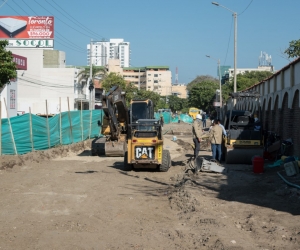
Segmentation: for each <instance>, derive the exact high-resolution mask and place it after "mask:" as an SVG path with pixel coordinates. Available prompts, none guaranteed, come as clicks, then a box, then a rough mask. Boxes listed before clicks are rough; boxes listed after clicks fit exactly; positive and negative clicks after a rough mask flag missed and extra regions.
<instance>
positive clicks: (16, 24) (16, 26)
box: [0, 16, 54, 39]
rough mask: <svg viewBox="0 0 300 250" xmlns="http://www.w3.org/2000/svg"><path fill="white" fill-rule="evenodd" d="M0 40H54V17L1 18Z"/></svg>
mask: <svg viewBox="0 0 300 250" xmlns="http://www.w3.org/2000/svg"><path fill="white" fill-rule="evenodd" d="M0 38H2V39H3V38H6V39H7V38H10V39H53V38H54V17H53V16H0Z"/></svg>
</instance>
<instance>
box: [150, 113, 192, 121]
mask: <svg viewBox="0 0 300 250" xmlns="http://www.w3.org/2000/svg"><path fill="white" fill-rule="evenodd" d="M161 115H163V118H164V123H165V124H169V123H178V120H179V117H180V121H182V122H185V123H193V118H192V117H190V116H189V115H187V114H180V115H172V113H171V112H162V113H157V112H156V113H154V118H155V119H160V117H161ZM178 116H179V117H178Z"/></svg>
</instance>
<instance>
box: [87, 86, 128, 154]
mask: <svg viewBox="0 0 300 250" xmlns="http://www.w3.org/2000/svg"><path fill="white" fill-rule="evenodd" d="M102 108H103V112H104V116H103V122H102V124H99V123H98V124H99V126H102V130H101V134H102V135H104V137H101V138H96V139H94V140H93V141H92V148H91V151H92V152H91V153H92V155H105V156H124V153H125V151H126V146H127V145H126V144H127V132H128V124H129V114H128V108H127V107H126V100H125V92H123V91H122V89H121V88H120V87H119V86H114V87H112V88H111V89H110V90H109V91H108V92H107V93H106V95H105V96H103V99H102Z"/></svg>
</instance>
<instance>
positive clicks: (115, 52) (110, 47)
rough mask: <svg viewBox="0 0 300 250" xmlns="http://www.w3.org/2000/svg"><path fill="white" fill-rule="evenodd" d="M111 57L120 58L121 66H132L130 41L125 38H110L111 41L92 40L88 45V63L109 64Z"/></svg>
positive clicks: (96, 64)
mask: <svg viewBox="0 0 300 250" xmlns="http://www.w3.org/2000/svg"><path fill="white" fill-rule="evenodd" d="M109 59H119V60H120V67H121V68H124V67H129V66H130V43H129V42H125V41H124V39H110V40H109V41H91V43H90V44H88V45H87V65H90V64H91V60H92V64H93V65H95V66H106V65H108V61H109Z"/></svg>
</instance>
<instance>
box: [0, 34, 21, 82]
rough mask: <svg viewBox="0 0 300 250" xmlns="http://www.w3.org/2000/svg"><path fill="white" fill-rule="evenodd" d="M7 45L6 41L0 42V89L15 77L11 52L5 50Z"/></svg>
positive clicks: (14, 65)
mask: <svg viewBox="0 0 300 250" xmlns="http://www.w3.org/2000/svg"><path fill="white" fill-rule="evenodd" d="M7 45H8V41H7V40H2V41H0V62H1V67H0V88H2V87H3V86H4V85H5V84H9V83H10V79H13V78H16V77H17V71H16V70H17V66H16V63H14V62H13V56H12V53H11V51H7V50H5V47H6V46H7Z"/></svg>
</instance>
